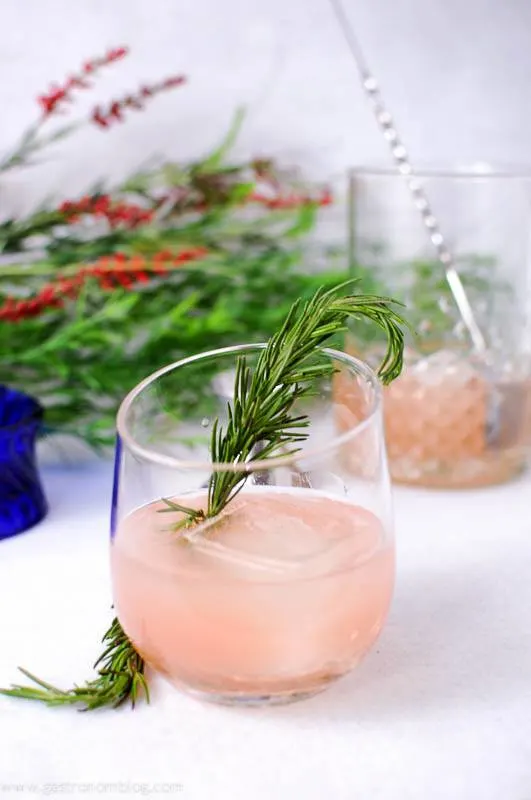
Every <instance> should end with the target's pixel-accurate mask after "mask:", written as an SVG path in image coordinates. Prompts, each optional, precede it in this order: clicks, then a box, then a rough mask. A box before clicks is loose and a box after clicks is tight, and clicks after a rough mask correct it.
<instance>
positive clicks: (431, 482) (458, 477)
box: [389, 453, 526, 489]
mask: <svg viewBox="0 0 531 800" xmlns="http://www.w3.org/2000/svg"><path fill="white" fill-rule="evenodd" d="M389 469H390V472H391V478H392V480H393V483H396V484H402V485H404V486H420V487H423V488H426V489H482V488H486V487H487V486H497V485H499V484H502V483H507V482H508V481H511V480H513V479H514V478H516V477H518V476H519V475H520V474H521V473H522V472H524V470H525V469H526V460H525V459H524V458H523V457H522V455H521V454H519V455H518V456H515V455H514V454H508V453H506V454H500V455H499V456H491V457H484V458H475V459H463V460H462V461H443V460H437V459H431V460H428V461H421V460H417V459H415V458H407V457H403V458H396V459H393V458H392V457H390V459H389Z"/></svg>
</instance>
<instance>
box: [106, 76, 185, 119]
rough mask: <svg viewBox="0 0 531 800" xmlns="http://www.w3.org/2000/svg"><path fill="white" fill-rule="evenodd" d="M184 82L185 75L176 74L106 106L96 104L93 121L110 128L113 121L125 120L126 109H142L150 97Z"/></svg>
mask: <svg viewBox="0 0 531 800" xmlns="http://www.w3.org/2000/svg"><path fill="white" fill-rule="evenodd" d="M184 83H186V78H185V77H184V75H174V76H170V77H169V78H166V79H165V80H163V81H160V83H155V84H153V85H151V86H142V87H141V88H140V90H139V91H138V93H137V94H128V95H125V97H122V98H120V99H119V100H113V101H112V102H111V103H110V104H109V105H108V106H107V107H106V108H104V107H103V106H96V107H95V108H94V110H93V111H92V114H91V119H92V122H94V124H95V125H98V126H99V127H100V128H108V127H109V125H111V124H112V123H113V122H122V121H123V112H124V111H125V109H127V108H132V109H134V110H135V111H141V110H142V109H143V108H144V104H145V101H146V100H147V99H148V98H150V97H153V96H154V95H156V94H160V93H161V92H165V91H167V90H169V89H175V88H177V87H178V86H182V85H183V84H184Z"/></svg>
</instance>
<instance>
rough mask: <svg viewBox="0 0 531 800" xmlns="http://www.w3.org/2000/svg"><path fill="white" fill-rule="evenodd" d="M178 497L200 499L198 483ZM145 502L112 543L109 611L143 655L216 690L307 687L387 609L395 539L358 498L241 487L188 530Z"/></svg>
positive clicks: (357, 645) (339, 663)
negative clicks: (188, 537) (187, 533)
mask: <svg viewBox="0 0 531 800" xmlns="http://www.w3.org/2000/svg"><path fill="white" fill-rule="evenodd" d="M181 502H183V503H185V504H186V505H189V506H190V505H193V506H195V507H204V504H205V498H204V497H199V496H197V495H195V496H194V497H193V498H192V499H190V497H186V498H181ZM162 507H164V506H163V504H162V503H160V502H156V503H152V504H150V505H148V506H144V507H142V508H140V509H138V510H136V511H134V512H133V513H132V514H130V515H129V516H128V517H126V518H125V519H123V520H122V522H121V525H120V526H119V529H118V531H117V534H116V537H115V539H114V542H113V545H112V573H113V585H114V597H115V605H116V608H117V612H118V616H119V619H120V621H121V623H122V625H123V627H124V629H125V631H126V632H127V633H128V635H129V636H130V637H131V639H132V640H133V641H134V643H135V645H136V647H137V648H138V650H139V651H140V652H141V654H142V655H143V656H144V658H145V659H146V661H147V662H148V663H149V664H151V665H152V666H153V667H154V668H155V669H157V670H158V671H159V672H162V673H164V674H165V675H167V676H168V677H170V678H171V679H172V680H173V681H174V682H176V683H177V684H179V685H181V686H184V687H186V688H188V689H191V690H196V691H199V692H201V693H202V694H203V695H205V694H206V695H207V696H208V695H214V696H215V699H218V700H219V699H222V700H230V699H237V698H240V699H244V700H245V699H248V700H253V699H255V700H257V701H258V700H260V701H265V702H267V701H270V702H274V701H275V700H277V701H282V700H289V699H294V698H295V697H300V696H305V695H307V694H311V693H313V692H315V691H318V690H320V689H321V688H324V687H325V686H326V684H327V683H329V682H330V681H331V680H333V679H335V678H337V677H339V676H341V675H343V674H345V673H346V672H348V671H349V670H351V669H352V668H353V667H354V666H355V665H356V663H357V662H358V660H359V659H360V657H361V656H363V655H364V654H365V653H366V652H367V650H368V649H369V648H370V647H371V645H372V644H373V643H374V641H375V639H376V638H377V636H378V634H379V633H380V630H381V628H382V625H383V622H384V620H385V617H386V615H387V611H388V608H389V604H390V600H391V595H392V590H393V582H394V550H393V548H392V547H391V545H390V544H389V543H388V542H387V541H386V540H385V534H384V531H383V529H382V525H381V523H380V522H379V520H378V519H377V518H376V517H375V516H374V515H373V514H371V513H370V512H368V511H366V510H365V509H363V508H361V507H359V506H355V505H353V504H351V503H349V502H346V501H344V500H338V499H332V498H331V497H330V496H323V495H322V494H319V493H317V492H313V491H311V490H299V491H298V492H297V491H293V490H292V491H291V492H290V491H289V490H284V491H282V490H279V489H272V488H267V487H261V488H256V489H250V490H249V491H247V490H246V491H245V492H242V493H241V494H240V495H239V496H238V497H237V498H236V499H235V500H234V501H233V502H232V503H231V504H230V506H229V507H228V508H227V509H226V512H225V513H224V514H223V515H222V516H221V518H220V520H219V521H218V522H216V523H214V524H213V525H212V526H211V527H207V528H206V529H205V532H204V533H197V534H195V538H194V539H193V540H192V541H191V542H185V541H183V540H182V539H181V540H179V539H178V534H176V533H174V532H171V531H169V530H168V527H169V526H170V525H171V523H172V522H175V521H176V520H177V519H178V515H177V514H176V515H173V514H161V513H158V510H159V509H160V508H162Z"/></svg>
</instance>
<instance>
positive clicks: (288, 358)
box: [0, 281, 405, 710]
mask: <svg viewBox="0 0 531 800" xmlns="http://www.w3.org/2000/svg"><path fill="white" fill-rule="evenodd" d="M349 283H351V282H350V281H349ZM345 286H346V284H343V285H342V286H339V287H336V288H334V289H331V290H328V291H325V290H322V289H321V290H318V291H317V292H316V293H315V295H314V297H313V298H311V299H310V300H309V301H307V302H305V303H303V302H301V301H300V300H299V301H297V302H295V303H294V305H293V306H292V308H291V310H290V312H289V313H288V315H287V317H286V319H285V321H284V323H283V325H282V326H281V328H280V329H279V330H278V332H277V333H276V334H274V335H273V336H272V337H271V339H270V340H269V342H268V343H267V345H266V347H265V348H264V349H263V350H262V351H261V352H260V355H259V356H258V360H257V363H256V366H255V368H254V370H251V368H250V366H249V364H248V363H247V359H246V358H245V357H244V356H242V357H240V358H239V359H238V362H237V368H236V377H235V382H234V397H233V401H232V404H229V405H228V421H227V423H226V425H225V427H223V426H222V425H221V424H220V423H219V422H218V421H216V422H215V423H214V426H213V430H212V437H211V457H212V462H213V463H225V464H228V463H230V464H246V463H249V462H252V461H253V460H256V458H254V459H253V451H255V450H256V448H258V449H259V453H258V456H257V458H258V459H259V460H260V461H264V460H265V461H266V460H267V459H268V458H272V457H274V456H275V455H278V453H279V450H280V449H281V450H282V451H283V452H284V453H288V454H291V453H294V452H296V450H297V449H298V448H297V445H298V444H299V443H300V442H302V441H304V439H306V437H307V432H306V429H307V427H308V425H309V420H308V418H307V417H306V416H305V415H301V414H299V415H293V413H292V412H293V406H294V404H295V402H296V401H297V400H300V399H301V398H302V397H305V396H309V395H310V394H311V393H312V384H313V383H314V381H315V380H316V379H319V378H321V377H325V376H326V375H329V374H331V372H332V371H333V367H332V365H331V364H330V363H322V364H319V363H317V364H316V363H309V362H311V359H312V357H314V356H315V355H316V354H317V353H318V351H319V348H321V347H322V346H323V345H324V344H325V342H326V341H327V340H329V339H330V338H331V337H332V336H334V335H335V334H337V333H339V332H340V331H342V330H344V328H345V323H346V322H347V320H348V319H349V318H354V319H360V318H366V319H368V320H370V321H372V322H374V323H375V324H376V325H377V326H379V327H380V328H382V329H383V330H384V331H385V333H386V335H387V350H386V353H385V357H384V359H383V362H382V364H381V366H380V369H379V376H380V378H381V379H382V381H383V383H390V382H391V381H392V380H393V379H394V378H396V377H397V376H398V375H399V374H400V371H401V369H402V359H403V350H404V331H403V329H402V326H403V325H404V324H405V323H404V320H403V319H402V318H401V317H400V316H399V315H398V314H397V313H396V312H395V311H394V310H393V308H392V305H393V301H392V300H389V299H388V298H383V297H375V296H372V295H361V294H360V295H355V294H350V295H347V296H343V295H342V294H341V292H342V291H343V290H344V289H345ZM248 476H249V474H248V473H246V472H217V471H214V472H213V473H212V475H211V477H210V480H209V485H208V502H207V508H206V510H201V509H191V508H187V507H186V506H182V505H180V504H179V503H175V502H174V501H172V500H167V501H166V503H167V505H168V509H167V510H168V511H173V512H174V513H180V514H181V515H184V516H183V517H182V519H181V520H179V522H178V523H177V524H176V526H175V529H176V530H179V529H181V528H187V527H193V526H194V525H195V524H196V523H200V522H203V521H205V520H207V519H211V518H212V517H216V516H217V515H218V514H220V513H221V512H222V511H223V510H224V509H225V508H226V506H227V505H228V504H229V503H230V502H231V500H233V499H234V497H235V496H236V495H237V494H238V492H239V491H240V490H241V489H242V488H243V486H244V485H245V482H246V480H247V478H248ZM104 642H105V643H106V644H107V648H106V650H105V651H104V653H103V655H102V656H101V657H100V659H98V662H96V666H97V665H98V664H101V666H100V668H99V672H98V677H97V678H96V679H94V680H93V681H89V682H87V683H86V684H85V685H84V686H81V687H77V686H75V687H74V688H73V689H70V690H69V691H66V692H63V691H61V690H59V689H57V688H55V687H54V686H52V685H51V684H48V683H46V682H44V681H41V680H40V679H39V678H36V677H34V676H33V675H32V674H31V673H29V672H27V671H26V670H22V672H23V674H24V675H25V676H26V677H28V678H29V679H30V680H32V681H33V682H34V683H35V684H36V686H37V687H38V688H35V687H27V686H18V685H17V686H13V687H12V688H11V689H4V690H0V693H1V694H6V695H9V696H12V697H21V698H25V699H30V700H40V701H42V702H45V703H47V704H48V705H56V706H57V705H72V704H82V705H83V706H84V709H85V710H91V709H95V708H99V707H101V706H109V705H110V706H113V707H116V706H119V705H121V704H122V703H124V702H125V701H126V700H130V702H131V704H132V705H133V706H134V705H135V702H136V700H137V699H138V698H139V696H141V695H144V696H145V697H146V699H148V700H149V694H148V687H147V682H146V679H145V675H144V671H145V663H144V661H143V659H142V657H141V656H140V654H139V653H138V652H137V651H136V649H135V647H134V644H133V643H132V642H131V641H130V639H129V638H128V637H127V635H126V633H125V632H124V630H123V628H122V626H121V624H120V622H119V620H118V619H115V620H114V621H113V623H112V625H111V627H110V629H109V630H108V631H107V633H106V634H105V637H104Z"/></svg>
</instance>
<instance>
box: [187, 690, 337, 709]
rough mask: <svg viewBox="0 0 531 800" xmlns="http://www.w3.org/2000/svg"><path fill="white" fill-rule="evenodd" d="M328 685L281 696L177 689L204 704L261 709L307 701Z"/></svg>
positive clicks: (285, 693) (284, 693)
mask: <svg viewBox="0 0 531 800" xmlns="http://www.w3.org/2000/svg"><path fill="white" fill-rule="evenodd" d="M329 685H330V684H326V685H325V686H321V687H319V688H316V689H312V690H309V691H303V692H297V691H293V692H283V693H281V694H255V695H253V694H238V693H235V694H219V693H217V692H204V691H201V690H200V689H191V688H189V687H184V686H179V687H178V688H179V689H181V690H182V691H184V692H185V694H187V695H189V696H190V697H193V698H194V700H201V701H202V702H205V703H213V704H215V705H221V706H232V707H234V708H261V707H263V706H287V705H289V704H290V703H298V702H299V701H300V700H308V699H309V698H310V697H315V695H317V694H321V693H322V692H324V691H326V689H327V688H328V686H329Z"/></svg>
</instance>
